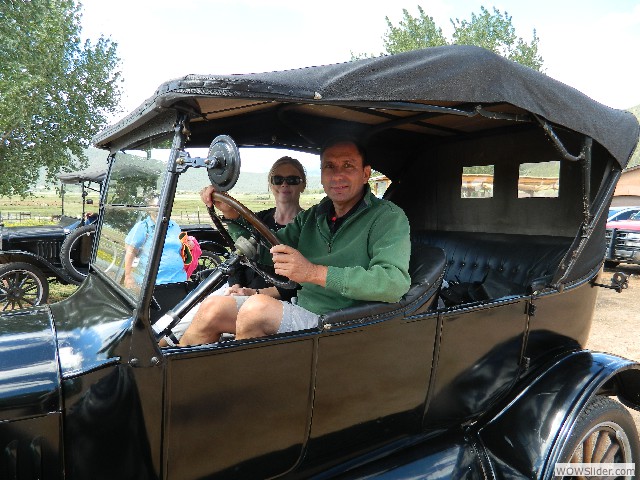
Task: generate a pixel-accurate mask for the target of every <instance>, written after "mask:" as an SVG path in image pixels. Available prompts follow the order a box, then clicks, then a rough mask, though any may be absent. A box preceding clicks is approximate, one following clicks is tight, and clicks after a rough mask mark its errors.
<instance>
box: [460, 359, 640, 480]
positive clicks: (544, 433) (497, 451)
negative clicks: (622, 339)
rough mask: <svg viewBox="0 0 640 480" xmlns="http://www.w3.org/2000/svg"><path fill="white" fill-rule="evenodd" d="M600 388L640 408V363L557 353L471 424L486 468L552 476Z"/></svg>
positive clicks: (508, 474) (502, 474) (507, 474)
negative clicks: (508, 397)
mask: <svg viewBox="0 0 640 480" xmlns="http://www.w3.org/2000/svg"><path fill="white" fill-rule="evenodd" d="M597 394H606V395H611V396H614V395H617V396H618V398H619V399H620V401H621V402H622V403H624V404H626V405H627V406H629V407H631V408H634V409H640V364H639V363H637V362H634V361H632V360H627V359H625V358H621V357H618V356H615V355H610V354H606V353H600V352H591V351H588V350H582V351H576V352H572V353H569V354H567V355H565V356H563V357H560V358H558V359H557V360H556V361H555V362H554V363H553V364H552V365H550V366H549V367H548V368H546V369H544V370H543V371H541V372H540V373H538V374H537V375H535V376H534V377H533V378H531V379H530V380H529V381H527V382H525V383H524V385H523V384H520V388H518V389H517V390H515V393H514V394H513V395H512V396H511V397H510V398H511V400H510V401H509V402H508V403H507V404H506V405H504V404H503V407H502V408H501V409H496V410H493V411H492V412H489V419H488V420H486V418H487V417H485V419H484V421H479V422H478V424H477V425H476V426H474V427H472V429H473V430H475V431H476V435H477V439H478V443H479V447H480V449H483V450H484V455H483V456H484V458H485V461H486V462H487V464H488V465H487V468H488V469H491V470H493V471H494V473H495V476H496V477H498V478H519V477H522V478H544V479H547V478H552V477H553V468H554V465H555V463H556V462H559V461H561V459H560V454H561V451H562V448H563V446H564V444H565V443H566V441H567V440H568V439H569V436H570V434H571V432H572V430H573V428H574V426H575V423H576V421H577V418H578V416H579V414H580V412H581V411H582V410H583V409H584V407H585V406H586V405H587V403H588V402H589V400H590V399H591V398H593V397H594V396H595V395H597ZM496 411H497V413H496Z"/></svg>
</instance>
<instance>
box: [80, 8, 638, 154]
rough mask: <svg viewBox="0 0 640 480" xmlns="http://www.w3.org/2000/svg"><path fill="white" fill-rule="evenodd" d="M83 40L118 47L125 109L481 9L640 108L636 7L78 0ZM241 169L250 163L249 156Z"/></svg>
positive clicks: (585, 82) (562, 76) (566, 68)
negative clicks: (390, 29) (194, 80)
mask: <svg viewBox="0 0 640 480" xmlns="http://www.w3.org/2000/svg"><path fill="white" fill-rule="evenodd" d="M81 3H82V4H83V8H82V13H83V17H82V21H81V24H82V28H83V32H82V33H83V37H85V38H88V39H90V40H93V41H95V40H97V39H98V38H99V37H100V36H104V37H106V38H110V39H111V40H113V41H114V42H116V43H117V44H118V56H119V57H120V59H121V64H120V70H121V71H122V74H123V79H124V81H123V97H122V101H121V107H122V108H121V111H119V112H117V113H116V114H115V115H114V118H113V120H117V119H118V118H120V117H122V116H124V115H125V114H126V113H128V112H130V111H131V110H133V109H135V108H136V107H137V106H138V105H140V104H141V103H142V102H143V101H144V100H145V99H146V98H148V97H150V96H151V95H152V94H153V93H154V91H155V90H156V88H157V87H158V86H160V84H162V83H163V82H165V81H167V80H170V79H173V78H177V77H182V76H184V75H187V74H191V73H196V74H233V73H252V72H263V71H272V70H283V69H290V68H302V67H307V66H315V65H325V64H331V63H340V62H344V61H348V60H349V59H350V58H351V53H352V52H353V53H374V54H379V53H381V52H382V51H383V45H382V37H383V35H384V33H385V32H386V29H387V24H386V21H385V17H387V16H388V17H389V19H390V20H391V21H392V22H393V23H394V24H397V23H398V22H399V21H400V19H401V18H402V9H403V8H406V9H407V10H409V12H410V13H411V14H413V15H414V16H417V15H418V9H417V5H420V6H422V8H423V9H424V10H425V13H426V14H427V15H429V16H431V17H433V19H434V21H435V23H436V25H438V26H439V27H441V28H442V29H443V32H444V34H445V36H446V37H447V38H451V33H452V32H453V27H452V25H451V22H450V19H455V18H458V19H460V20H463V19H466V20H469V19H470V18H471V13H476V14H479V13H480V7H481V6H484V7H486V8H487V9H489V10H490V11H491V10H492V8H493V7H495V8H497V9H498V10H500V11H501V12H507V13H508V14H509V15H510V16H511V17H512V24H513V26H514V27H515V30H516V34H517V35H518V36H520V37H522V38H523V39H524V40H525V41H527V42H530V41H531V39H532V35H533V31H534V29H535V31H536V33H537V35H538V37H539V46H538V51H539V54H540V55H541V56H542V58H543V61H544V65H543V69H544V72H545V73H546V74H547V75H549V76H551V77H553V78H555V79H556V80H560V81H561V82H564V83H566V84H568V85H570V86H572V87H575V88H577V89H578V90H580V91H582V92H583V93H585V94H587V95H588V96H590V97H591V98H593V99H594V100H597V101H599V102H601V103H604V104H605V105H608V106H610V107H614V108H620V109H627V108H631V107H634V106H636V105H640V81H639V80H640V59H639V57H638V53H639V52H640V0H636V1H631V0H562V1H560V0H537V1H535V2H533V1H523V0H502V1H497V0H496V1H494V2H493V3H489V2H481V1H471V0H448V1H444V0H423V1H420V0H411V1H407V2H406V3H402V2H398V1H397V0H394V1H389V0H388V1H380V0H323V1H322V2H319V1H315V0H267V1H265V0H180V1H175V0H171V1H169V0H109V1H104V0H84V1H82V0H81ZM243 162H244V158H243Z"/></svg>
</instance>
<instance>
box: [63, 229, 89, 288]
mask: <svg viewBox="0 0 640 480" xmlns="http://www.w3.org/2000/svg"><path fill="white" fill-rule="evenodd" d="M95 235H96V225H95V224H91V225H84V226H82V227H78V228H76V229H75V230H74V231H73V232H71V233H70V234H69V235H67V238H65V239H64V242H62V247H60V263H62V266H63V267H64V269H65V270H66V271H67V273H68V274H69V276H71V278H73V279H74V280H77V281H78V282H82V281H83V280H84V279H85V278H87V275H88V274H89V264H90V263H91V250H92V248H93V239H94V238H95Z"/></svg>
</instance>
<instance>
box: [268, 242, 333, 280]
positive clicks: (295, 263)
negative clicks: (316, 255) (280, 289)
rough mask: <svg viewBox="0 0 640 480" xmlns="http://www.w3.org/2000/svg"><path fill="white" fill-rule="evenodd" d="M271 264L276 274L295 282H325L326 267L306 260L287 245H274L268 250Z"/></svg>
mask: <svg viewBox="0 0 640 480" xmlns="http://www.w3.org/2000/svg"><path fill="white" fill-rule="evenodd" d="M270 252H271V254H272V255H273V266H274V268H275V272H276V274H278V275H284V276H285V277H287V278H288V279H290V280H293V281H294V282H297V283H315V284H316V285H320V286H322V287H324V286H326V284H327V271H328V268H327V267H326V266H324V265H316V264H315V263H311V262H310V261H309V260H307V259H306V258H305V257H304V256H303V255H302V254H301V253H300V252H299V251H298V250H296V249H295V248H293V247H290V246H288V245H282V244H280V245H275V246H273V247H271V250H270Z"/></svg>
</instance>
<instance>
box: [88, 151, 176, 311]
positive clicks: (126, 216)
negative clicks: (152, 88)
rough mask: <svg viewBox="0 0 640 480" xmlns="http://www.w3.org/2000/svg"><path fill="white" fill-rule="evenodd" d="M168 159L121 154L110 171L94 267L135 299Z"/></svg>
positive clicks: (153, 226) (142, 274) (145, 262)
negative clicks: (125, 289) (121, 286)
mask: <svg viewBox="0 0 640 480" xmlns="http://www.w3.org/2000/svg"><path fill="white" fill-rule="evenodd" d="M151 152H152V154H153V153H154V152H153V150H151ZM163 153H164V154H165V155H166V152H163ZM166 160H167V159H166V158H164V159H159V158H154V157H153V156H152V155H147V152H144V151H139V152H136V151H127V152H126V153H122V152H119V153H118V154H117V155H116V158H115V163H114V165H113V167H112V171H111V178H110V180H109V185H108V191H107V198H106V202H105V205H104V220H103V224H102V230H101V234H100V240H99V243H98V249H97V255H96V259H95V262H94V266H95V268H96V269H98V270H100V271H102V273H104V274H105V275H107V276H108V277H109V278H111V280H113V281H114V282H116V283H117V284H119V285H123V286H124V287H125V288H127V289H128V290H129V291H130V293H131V294H132V295H133V296H134V297H135V298H137V297H138V295H139V292H140V286H141V284H142V279H143V277H144V273H145V269H146V265H147V261H148V258H149V253H150V247H151V244H152V240H153V231H154V228H155V219H156V217H157V214H158V196H159V193H160V190H161V186H162V184H163V182H164V177H165V175H166Z"/></svg>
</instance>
